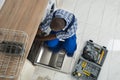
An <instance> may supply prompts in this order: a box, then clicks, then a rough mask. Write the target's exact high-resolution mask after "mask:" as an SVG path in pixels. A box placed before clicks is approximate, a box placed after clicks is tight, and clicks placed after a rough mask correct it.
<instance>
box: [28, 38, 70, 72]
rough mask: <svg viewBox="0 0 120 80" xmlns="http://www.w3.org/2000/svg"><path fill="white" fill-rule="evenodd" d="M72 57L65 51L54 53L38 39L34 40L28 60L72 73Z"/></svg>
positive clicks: (38, 64)
mask: <svg viewBox="0 0 120 80" xmlns="http://www.w3.org/2000/svg"><path fill="white" fill-rule="evenodd" d="M71 59H72V58H70V57H67V56H66V55H65V53H64V52H63V51H59V52H58V53H53V52H52V51H50V50H49V48H48V47H47V46H46V45H45V44H44V43H43V42H39V41H36V40H34V42H33V44H32V47H31V50H30V52H29V55H28V60H30V61H31V62H32V64H33V65H37V66H42V67H46V68H49V69H52V70H57V71H60V72H64V73H70V71H71V70H70V68H71Z"/></svg>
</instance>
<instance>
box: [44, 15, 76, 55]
mask: <svg viewBox="0 0 120 80" xmlns="http://www.w3.org/2000/svg"><path fill="white" fill-rule="evenodd" d="M53 17H54V14H53ZM74 20H75V16H73V19H72V21H71V23H70V24H69V25H68V27H67V28H66V29H65V31H67V29H68V28H69V27H71V26H72V25H73V23H74ZM58 32H59V31H58ZM56 33H57V32H55V31H51V32H50V34H56ZM45 43H46V44H47V45H48V47H49V48H50V49H51V50H52V51H53V52H54V53H57V52H58V51H59V50H61V49H64V50H65V51H66V54H67V56H69V57H72V56H73V55H74V52H75V50H76V48H77V44H76V34H75V35H73V36H72V37H69V38H67V39H65V40H64V41H59V39H57V38H56V39H53V40H48V41H46V42H45Z"/></svg>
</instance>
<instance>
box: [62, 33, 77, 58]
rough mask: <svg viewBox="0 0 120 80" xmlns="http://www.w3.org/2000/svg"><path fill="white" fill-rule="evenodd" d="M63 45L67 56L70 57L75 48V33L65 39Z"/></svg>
mask: <svg viewBox="0 0 120 80" xmlns="http://www.w3.org/2000/svg"><path fill="white" fill-rule="evenodd" d="M63 47H64V49H65V50H66V54H67V56H69V57H72V56H73V55H74V52H75V50H76V48H77V43H76V35H74V36H72V37H70V38H68V39H66V40H65V42H64V44H63Z"/></svg>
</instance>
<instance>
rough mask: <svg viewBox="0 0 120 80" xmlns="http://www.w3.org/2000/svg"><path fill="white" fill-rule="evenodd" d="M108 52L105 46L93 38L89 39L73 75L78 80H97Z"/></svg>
mask: <svg viewBox="0 0 120 80" xmlns="http://www.w3.org/2000/svg"><path fill="white" fill-rule="evenodd" d="M107 52H108V50H107V48H106V47H105V46H101V45H98V44H96V43H94V42H93V41H92V40H89V41H87V42H86V44H85V46H84V48H83V51H82V54H81V55H80V57H79V59H78V61H77V62H76V64H75V67H74V69H73V72H72V75H73V76H74V77H75V78H76V79H77V80H97V78H98V76H99V73H100V71H101V68H102V66H103V63H104V61H105V58H106V56H107Z"/></svg>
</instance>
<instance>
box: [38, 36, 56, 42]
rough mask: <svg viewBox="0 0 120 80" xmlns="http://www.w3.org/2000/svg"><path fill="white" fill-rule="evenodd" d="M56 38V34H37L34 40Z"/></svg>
mask: <svg viewBox="0 0 120 80" xmlns="http://www.w3.org/2000/svg"><path fill="white" fill-rule="evenodd" d="M53 39H56V34H50V35H48V36H42V37H41V36H38V37H37V38H36V40H38V41H47V40H53Z"/></svg>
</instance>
